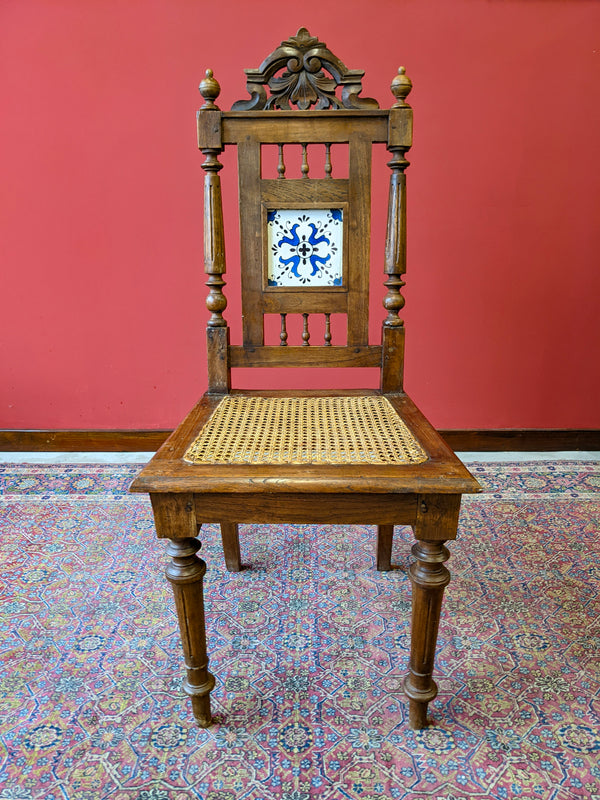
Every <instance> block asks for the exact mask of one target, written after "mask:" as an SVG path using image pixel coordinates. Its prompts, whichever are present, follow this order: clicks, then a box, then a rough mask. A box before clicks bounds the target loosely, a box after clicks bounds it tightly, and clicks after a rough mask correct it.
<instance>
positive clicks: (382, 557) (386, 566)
mask: <svg viewBox="0 0 600 800" xmlns="http://www.w3.org/2000/svg"><path fill="white" fill-rule="evenodd" d="M393 539H394V526H393V525H378V526H377V569H378V570H379V571H380V572H385V571H387V570H390V569H392V564H391V558H392V543H393Z"/></svg>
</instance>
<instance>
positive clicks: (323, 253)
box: [267, 208, 343, 286]
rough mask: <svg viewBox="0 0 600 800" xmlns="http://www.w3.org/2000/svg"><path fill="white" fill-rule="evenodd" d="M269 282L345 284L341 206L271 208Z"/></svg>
mask: <svg viewBox="0 0 600 800" xmlns="http://www.w3.org/2000/svg"><path fill="white" fill-rule="evenodd" d="M267 229H268V250H269V256H268V262H267V282H268V285H269V286H341V285H342V240H343V223H342V209H341V208H311V209H295V208H294V209H289V208H286V209H278V210H274V211H269V212H268V216H267Z"/></svg>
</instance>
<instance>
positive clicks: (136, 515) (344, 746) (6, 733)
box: [0, 462, 600, 800]
mask: <svg viewBox="0 0 600 800" xmlns="http://www.w3.org/2000/svg"><path fill="white" fill-rule="evenodd" d="M137 469H138V468H137V467H136V466H133V465H126V466H119V465H103V466H98V465H56V466H52V465H0V488H1V490H2V495H1V497H0V529H1V533H2V536H1V538H0V553H1V556H0V593H1V598H2V599H1V605H0V615H1V619H0V625H1V632H2V635H1V637H0V661H1V669H0V800H104V798H106V800H188V799H189V798H200V799H201V800H242V798H248V800H312V799H313V798H323V800H388V799H389V798H393V799H394V800H396V799H397V800H426V798H435V800H471V799H472V798H477V800H498V799H500V800H504V799H505V798H506V799H509V798H515V797H518V798H532V799H533V798H535V799H536V800H572V798H588V800H593V799H594V798H596V800H598V799H599V798H600V614H599V610H600V601H599V591H598V590H599V586H600V559H599V557H598V556H599V549H600V548H599V542H598V534H599V531H600V464H598V463H595V462H543V463H540V462H537V463H520V464H474V465H472V466H471V469H472V471H473V472H474V474H475V475H476V476H477V477H478V479H479V480H480V481H481V482H482V484H483V485H484V487H485V489H486V493H485V494H483V495H480V496H477V497H469V498H465V500H464V501H463V509H462V512H461V523H460V532H459V538H458V540H457V541H456V542H455V543H451V544H450V550H451V553H452V557H451V559H450V561H449V562H448V567H449V569H450V572H451V575H452V582H451V583H450V586H449V587H448V589H447V590H446V597H445V603H444V609H443V612H442V622H441V625H440V633H439V640H438V650H437V661H436V678H437V680H438V684H439V688H440V693H439V696H438V698H437V699H436V700H435V701H434V702H433V703H432V704H431V713H432V717H433V719H434V722H435V724H434V725H433V726H432V727H430V728H428V729H426V730H424V731H419V732H415V731H411V730H409V729H408V727H407V707H406V703H405V698H404V696H403V693H402V688H401V680H402V677H403V675H404V674H405V672H406V668H407V660H408V643H409V612H410V584H409V580H408V577H407V573H406V570H407V567H408V565H409V563H410V558H411V557H410V543H411V538H412V534H411V532H410V530H409V529H406V528H396V533H395V538H394V551H393V562H394V563H395V564H396V565H397V567H398V568H397V569H396V570H394V571H393V572H390V573H378V572H377V571H376V570H375V567H374V558H375V529H374V528H371V527H368V526H353V527H346V526H331V527H329V528H325V529H323V528H321V529H319V528H318V527H317V526H310V525H303V526H292V525H285V526H279V525H273V526H265V525H248V526H242V528H241V542H242V560H243V562H244V563H245V564H249V565H251V569H247V570H244V571H242V572H241V573H239V574H232V573H228V572H226V570H225V566H224V560H223V555H222V551H221V546H220V541H219V536H218V529H217V528H216V526H205V527H204V528H203V530H202V533H201V539H202V541H203V548H202V551H201V554H202V555H203V557H204V559H205V560H206V561H207V563H208V571H207V576H206V579H205V594H206V605H207V625H208V640H209V650H210V653H211V669H212V671H213V673H214V674H215V676H216V678H217V684H216V688H215V690H214V692H213V694H212V698H213V711H214V713H215V716H216V724H215V725H214V726H212V727H211V728H209V729H208V730H201V729H199V728H197V727H195V726H194V724H193V719H192V715H191V709H190V707H189V701H188V700H187V698H185V696H184V695H183V693H182V691H181V689H180V683H181V677H182V674H183V659H182V655H181V650H180V644H179V636H178V631H177V623H176V619H175V613H174V607H173V603H172V599H171V595H170V587H169V586H168V584H167V582H166V581H165V580H164V579H163V577H162V570H163V568H164V564H165V556H164V544H163V543H161V542H158V541H157V540H156V538H155V535H154V530H153V524H152V515H151V510H150V506H149V503H148V501H147V499H146V498H145V497H140V496H135V495H128V494H127V491H126V490H127V486H128V484H129V483H130V481H131V480H132V478H133V477H134V475H135V473H136V472H137Z"/></svg>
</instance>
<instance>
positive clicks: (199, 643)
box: [165, 538, 215, 728]
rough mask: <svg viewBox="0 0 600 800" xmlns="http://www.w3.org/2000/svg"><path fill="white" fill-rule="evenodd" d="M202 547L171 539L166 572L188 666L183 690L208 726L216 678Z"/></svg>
mask: <svg viewBox="0 0 600 800" xmlns="http://www.w3.org/2000/svg"><path fill="white" fill-rule="evenodd" d="M200 547H201V544H200V542H199V541H198V539H192V538H185V539H171V541H170V542H169V544H168V545H167V555H169V556H170V557H171V561H170V563H169V564H168V565H167V569H166V570H165V574H166V576H167V578H168V580H169V582H170V584H171V586H172V587H173V594H174V595H175V606H176V608H177V617H178V619H179V630H180V632H181V644H182V646H183V654H184V658H185V666H186V669H187V676H186V678H184V681H183V690H184V692H185V693H186V694H187V695H189V697H191V699H192V710H193V713H194V718H195V720H196V722H197V723H198V725H199V726H200V727H201V728H207V727H208V726H209V725H210V724H211V722H212V718H211V714H210V692H211V690H212V689H213V687H214V685H215V679H214V677H213V676H212V675H211V674H210V672H209V671H208V656H207V654H206V627H205V620H204V595H203V581H204V574H205V572H206V563H205V562H204V561H203V560H202V559H201V558H198V557H197V556H196V553H197V552H198V550H200Z"/></svg>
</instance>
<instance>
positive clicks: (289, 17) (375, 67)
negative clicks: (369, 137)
mask: <svg viewBox="0 0 600 800" xmlns="http://www.w3.org/2000/svg"><path fill="white" fill-rule="evenodd" d="M324 8H325V6H324V5H323V3H322V2H321V1H320V0H318V1H317V0H306V1H305V2H304V3H302V4H301V5H299V4H286V3H277V4H275V3H269V2H264V0H256V2H254V3H242V2H238V1H236V2H233V0H230V1H229V2H227V1H226V2H223V3H202V2H199V0H196V1H195V2H192V0H144V2H141V0H131V2H118V1H117V0H85V2H81V0H61V2H54V0H25V2H17V0H5V1H4V2H3V3H2V4H1V5H0V59H1V64H0V72H1V74H2V80H1V83H0V92H1V108H2V124H1V125H0V136H1V139H2V167H1V168H0V169H1V171H2V175H1V184H0V203H1V207H0V225H1V226H2V232H1V237H2V273H1V274H2V315H1V317H0V328H1V330H0V347H1V351H0V428H155V427H158V428H161V427H170V426H173V425H174V424H176V422H177V421H178V420H179V419H180V418H181V417H182V416H183V414H184V413H185V412H186V411H187V410H188V408H189V407H190V406H191V404H192V403H193V402H194V401H195V399H196V398H197V396H198V395H199V394H200V393H201V392H202V391H203V390H204V388H205V377H204V376H205V370H204V362H205V356H204V323H205V319H206V315H205V311H204V296H205V290H204V287H203V274H202V228H201V218H202V174H201V169H200V163H201V157H200V155H199V154H198V152H197V151H196V149H195V110H196V108H197V107H198V106H199V104H200V98H199V95H198V92H197V84H198V82H199V80H200V79H201V77H202V75H203V70H204V69H205V68H206V67H207V66H210V67H212V68H213V69H214V71H215V74H216V76H217V78H218V79H219V81H220V82H221V85H222V87H223V91H222V95H221V98H220V102H221V104H222V107H223V108H228V107H229V106H230V104H231V102H233V101H234V100H236V99H238V98H240V97H244V96H245V89H244V77H243V74H242V67H255V66H258V63H259V62H260V61H261V59H262V58H263V57H264V56H265V55H266V54H267V53H268V52H270V51H271V50H272V49H273V48H274V46H275V45H277V44H278V42H279V41H280V40H281V39H283V38H285V37H287V36H289V35H291V34H293V33H294V32H295V31H296V29H297V28H298V27H299V26H300V25H306V26H307V27H308V28H309V30H310V31H311V32H312V33H315V34H317V35H319V36H320V38H321V39H323V40H325V41H326V42H327V44H328V45H329V46H330V47H331V49H332V50H333V51H334V52H335V53H336V54H338V55H339V56H340V57H341V58H342V60H344V61H345V62H346V63H347V64H348V66H350V67H353V68H364V69H366V70H367V74H366V78H365V81H364V86H365V92H364V94H365V95H368V96H375V97H377V98H378V99H379V100H380V102H381V103H382V104H386V105H387V104H389V102H390V99H391V95H390V94H389V91H388V86H389V82H390V80H391V78H392V77H393V75H394V74H395V72H396V69H397V67H398V65H399V64H401V63H402V64H406V66H407V69H408V73H409V75H410V76H411V78H412V80H413V82H414V85H415V88H414V90H413V93H412V95H411V102H412V105H413V107H414V109H415V118H416V124H415V146H414V148H413V150H412V155H411V161H412V166H411V168H410V170H409V173H408V175H409V237H410V238H409V270H408V275H407V287H406V291H405V294H406V298H407V307H406V314H405V318H406V321H407V331H408V360H407V388H408V390H409V392H410V393H411V394H412V395H413V397H414V398H415V399H416V400H417V402H418V403H419V404H420V405H421V407H422V408H423V410H424V411H425V412H426V413H427V414H428V415H429V416H430V418H431V419H432V421H433V422H434V423H435V424H436V425H438V426H440V427H444V428H462V427H465V428H500V427H539V428H545V427H548V428H552V427H573V428H588V427H589V428H592V427H600V403H599V402H598V397H599V396H600V379H599V372H600V368H599V366H598V365H599V362H600V346H599V345H600V337H599V333H598V327H599V326H598V312H599V307H600V301H599V298H600V269H599V264H600V102H599V98H600V93H599V88H598V87H599V86H600V39H599V38H598V31H599V30H600V5H599V4H597V3H594V2H588V1H587V0H570V1H569V2H567V0H563V2H560V0H554V1H550V0H546V1H545V2H544V1H543V0H419V2H417V0H405V1H404V2H400V0H374V1H373V2H371V3H368V4H367V3H364V2H362V1H361V2H358V1H357V0H349V1H348V2H345V3H344V4H339V13H333V11H328V12H327V13H325V11H324ZM327 8H330V6H328V7H327ZM257 21H258V24H257ZM225 160H226V161H227V164H228V165H229V164H230V163H231V160H230V159H225ZM380 161H381V159H380ZM225 172H226V170H224V173H223V177H224V181H225V188H226V189H227V187H228V186H229V180H228V178H227V177H226V175H225ZM230 175H231V173H230ZM375 188H376V190H377V192H378V195H381V197H382V199H383V197H384V196H385V193H386V189H385V186H383V187H381V186H380V184H379V183H377V184H376V187H375ZM231 202H235V201H234V200H230V206H231ZM378 208H379V212H380V213H382V209H383V205H382V203H380V204H379V207H378ZM230 211H231V208H230ZM230 216H231V213H230ZM229 234H230V236H229V251H228V262H229V265H230V270H231V273H232V275H231V276H230V277H231V282H232V283H234V280H233V272H234V271H235V266H236V261H237V258H236V247H235V235H236V225H235V224H233V225H231V226H230V229H229ZM380 253H381V248H379V249H377V248H376V249H375V256H376V261H377V263H374V265H373V271H372V274H373V276H374V277H373V280H376V281H381V266H382V261H381V258H380ZM382 291H383V290H382ZM232 295H234V296H233V297H232V302H231V305H230V312H231V314H230V316H233V313H234V312H235V309H236V305H237V302H236V298H235V291H233V292H232ZM377 328H378V320H377V324H376V325H375V330H377ZM367 377H368V381H369V383H371V384H372V382H373V376H372V374H369V375H368V376H367ZM359 378H360V380H361V381H362V380H363V379H364V376H362V375H360V376H354V377H353V378H352V381H353V382H354V383H356V381H357V380H359ZM338 379H339V376H338V375H337V373H329V374H323V373H318V374H316V373H315V372H314V371H312V372H311V373H309V374H308V375H306V376H305V377H304V378H303V379H302V381H303V382H304V383H305V384H313V385H317V383H320V384H323V381H325V382H327V381H329V383H330V384H331V382H332V381H333V382H335V381H337V380H338ZM296 380H297V379H296ZM238 382H239V381H238ZM269 383H270V384H271V385H272V383H273V379H272V378H271V379H269ZM282 385H283V383H282Z"/></svg>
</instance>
